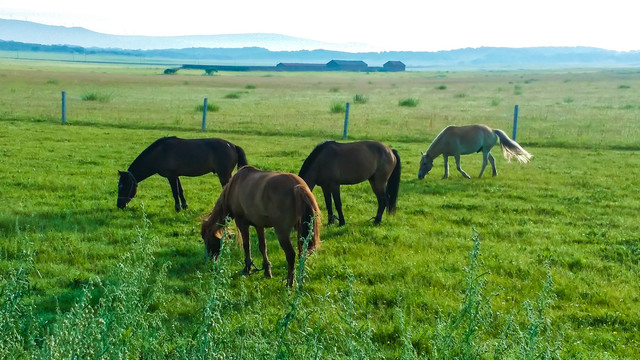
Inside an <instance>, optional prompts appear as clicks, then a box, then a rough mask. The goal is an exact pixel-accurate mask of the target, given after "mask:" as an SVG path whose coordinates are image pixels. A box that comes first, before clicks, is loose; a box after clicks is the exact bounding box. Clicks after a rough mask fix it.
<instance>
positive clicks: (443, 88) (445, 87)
mask: <svg viewBox="0 0 640 360" xmlns="http://www.w3.org/2000/svg"><path fill="white" fill-rule="evenodd" d="M436 90H447V85H438V86H436Z"/></svg>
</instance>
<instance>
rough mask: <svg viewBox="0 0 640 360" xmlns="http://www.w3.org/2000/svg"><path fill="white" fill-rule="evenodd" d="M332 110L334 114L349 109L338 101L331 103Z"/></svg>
mask: <svg viewBox="0 0 640 360" xmlns="http://www.w3.org/2000/svg"><path fill="white" fill-rule="evenodd" d="M330 111H331V113H332V114H338V113H344V112H345V111H347V107H346V105H345V104H344V103H341V102H337V101H336V102H334V103H333V104H331V109H330Z"/></svg>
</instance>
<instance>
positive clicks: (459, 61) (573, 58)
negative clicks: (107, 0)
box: [0, 19, 640, 70]
mask: <svg viewBox="0 0 640 360" xmlns="http://www.w3.org/2000/svg"><path fill="white" fill-rule="evenodd" d="M196 43H197V44H200V45H195V44H196ZM143 44H144V47H143V46H142V45H143ZM203 44H209V45H203ZM332 45H335V44H326V43H319V42H314V41H312V40H306V39H300V38H294V37H288V36H283V35H276V34H253V35H211V36H179V37H143V36H142V37H141V36H117V35H106V34H99V33H95V32H92V31H89V30H86V29H83V28H66V27H61V26H49V25H42V24H37V23H32V22H26V21H17V20H2V19H0V50H9V51H14V52H24V53H36V52H40V53H42V52H45V53H46V52H55V53H68V54H77V55H84V58H85V60H86V59H88V58H87V55H114V56H120V57H134V58H135V60H131V61H132V62H136V63H141V62H142V61H143V60H146V61H147V62H153V63H167V64H169V63H172V64H175V63H199V64H214V65H218V64H220V65H224V64H233V65H260V66H275V65H276V64H278V63H280V62H289V63H297V62H300V63H327V62H329V61H331V60H336V59H340V60H362V61H364V62H366V63H367V64H368V65H370V66H381V65H382V64H384V63H385V62H387V61H390V60H393V61H402V62H403V63H405V65H406V66H407V70H420V69H426V70H465V69H470V70H475V69H477V70H498V69H554V68H582V67H638V66H640V51H631V52H618V51H611V50H604V49H598V48H590V47H536V48H494V47H482V48H467V49H458V50H450V51H436V52H412V51H391V52H355V51H338V50H334V49H333V47H332ZM342 46H345V45H344V44H343V45H342ZM285 49H297V50H285ZM299 49H307V50H299ZM327 49H329V50H327ZM23 57H28V56H23ZM89 58H90V57H89ZM132 59H133V58H132Z"/></svg>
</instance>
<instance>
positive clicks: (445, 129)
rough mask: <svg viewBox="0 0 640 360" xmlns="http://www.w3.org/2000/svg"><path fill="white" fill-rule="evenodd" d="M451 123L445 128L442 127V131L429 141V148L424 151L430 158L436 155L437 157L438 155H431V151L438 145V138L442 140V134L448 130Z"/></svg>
mask: <svg viewBox="0 0 640 360" xmlns="http://www.w3.org/2000/svg"><path fill="white" fill-rule="evenodd" d="M452 126H453V125H449V126H447V127H446V128H444V129H442V131H440V133H439V134H438V135H437V136H436V138H435V139H433V141H432V142H431V145H429V148H428V149H427V152H426V153H425V154H426V155H427V156H429V157H430V158H432V159H434V158H436V157H438V155H440V154H438V155H435V156H434V155H431V152H432V151H433V150H434V148H435V147H436V146H438V145H440V140H442V137H443V136H444V133H445V132H446V131H447V130H449V129H450V128H451V127H452Z"/></svg>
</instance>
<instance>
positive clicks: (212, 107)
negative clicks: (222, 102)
mask: <svg viewBox="0 0 640 360" xmlns="http://www.w3.org/2000/svg"><path fill="white" fill-rule="evenodd" d="M203 110H204V104H200V105H198V106H196V112H202V111H203ZM218 110H220V106H218V105H216V104H214V103H210V102H207V112H209V111H214V112H215V111H218Z"/></svg>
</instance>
